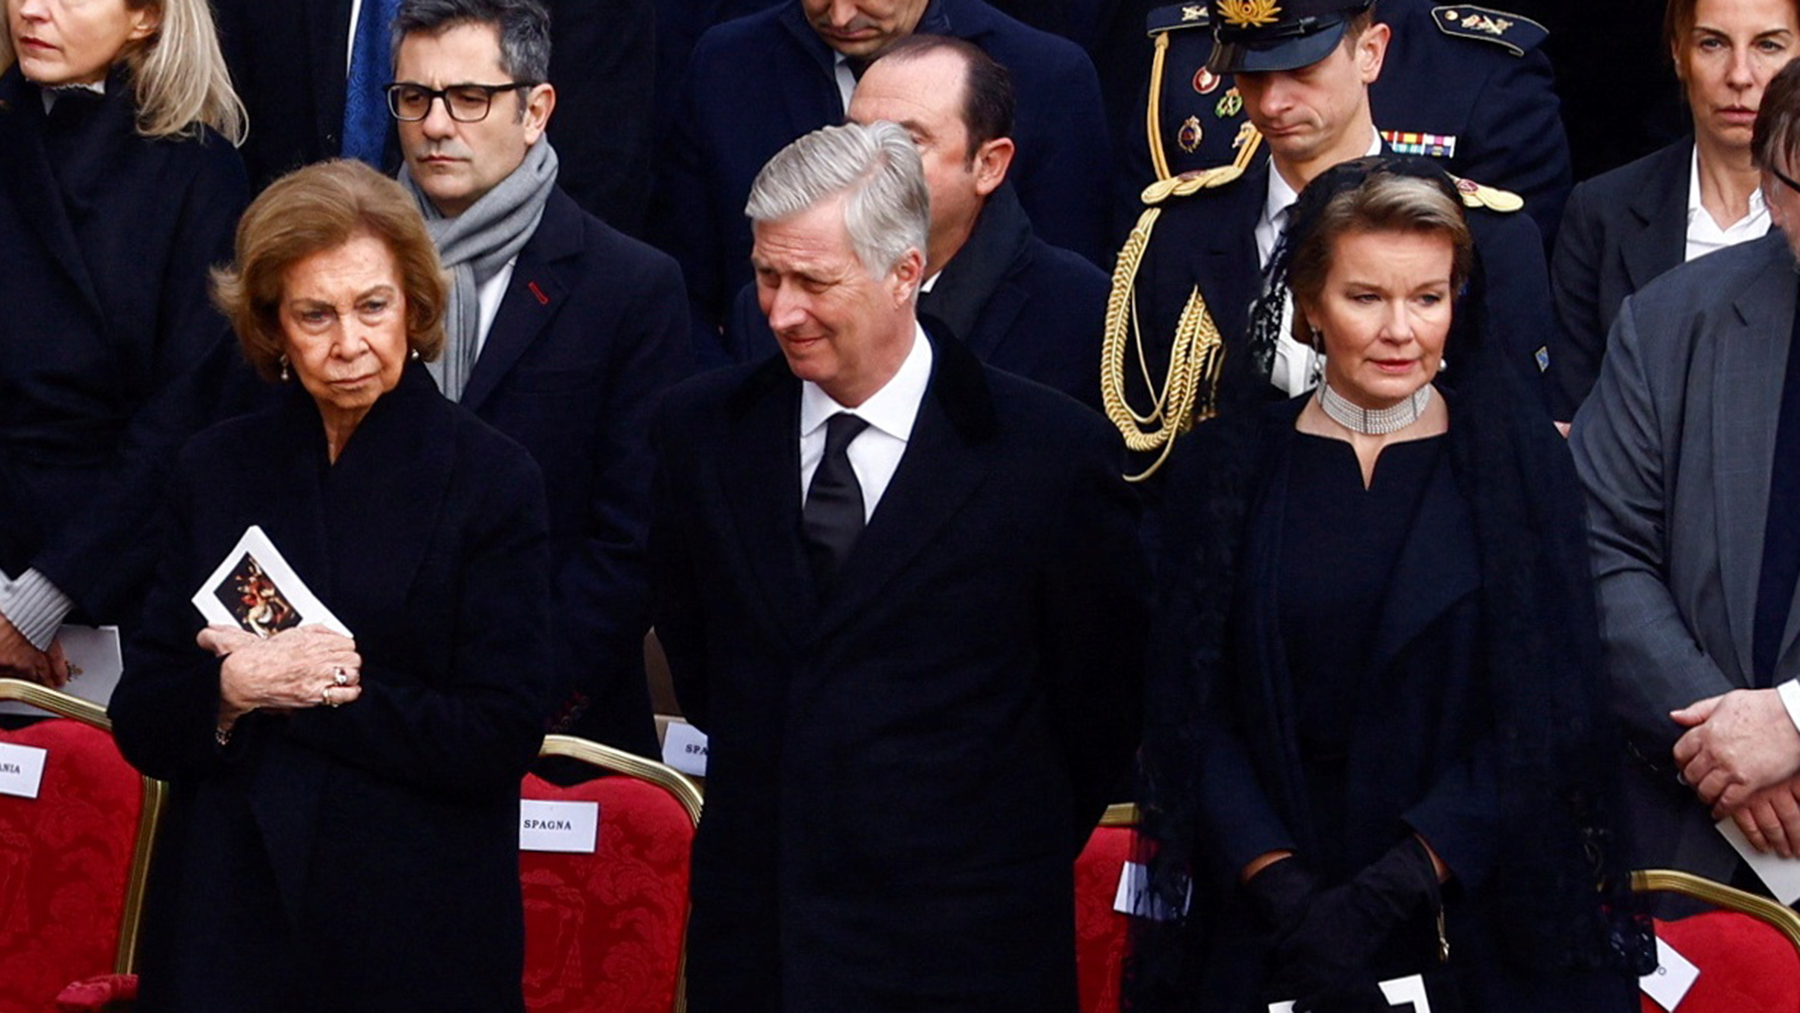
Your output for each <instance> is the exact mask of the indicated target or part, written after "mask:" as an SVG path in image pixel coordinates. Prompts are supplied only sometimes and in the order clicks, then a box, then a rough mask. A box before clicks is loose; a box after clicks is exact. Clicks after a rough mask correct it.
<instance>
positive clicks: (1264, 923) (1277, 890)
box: [1244, 858, 1319, 940]
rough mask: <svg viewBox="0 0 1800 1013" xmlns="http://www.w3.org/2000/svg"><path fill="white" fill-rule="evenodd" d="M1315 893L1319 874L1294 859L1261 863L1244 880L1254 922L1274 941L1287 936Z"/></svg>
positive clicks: (1304, 912) (1310, 904)
mask: <svg viewBox="0 0 1800 1013" xmlns="http://www.w3.org/2000/svg"><path fill="white" fill-rule="evenodd" d="M1318 894H1319V877H1317V876H1315V875H1313V873H1312V871H1311V870H1310V869H1308V868H1307V867H1306V866H1305V865H1304V864H1303V863H1302V862H1301V861H1300V860H1299V859H1298V858H1283V859H1280V860H1279V861H1276V862H1273V863H1271V864H1269V865H1266V866H1264V867H1263V868H1262V869H1261V870H1260V871H1258V872H1257V874H1256V875H1254V876H1251V877H1250V878H1249V879H1248V880H1246V881H1245V882H1244V896H1245V897H1246V898H1247V899H1248V901H1249V903H1250V911H1251V913H1252V914H1253V915H1255V917H1256V921H1257V924H1258V925H1259V926H1260V927H1261V928H1262V929H1263V931H1264V932H1267V933H1268V934H1269V935H1270V936H1272V937H1274V938H1275V939H1276V940H1281V939H1285V938H1287V935H1288V933H1290V932H1292V931H1294V927H1295V926H1297V925H1299V924H1300V919H1301V918H1303V917H1305V915H1306V909H1307V908H1308V907H1311V906H1312V902H1313V900H1314V899H1315V898H1317V897H1318Z"/></svg>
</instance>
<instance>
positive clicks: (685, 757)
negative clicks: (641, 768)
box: [663, 721, 706, 777]
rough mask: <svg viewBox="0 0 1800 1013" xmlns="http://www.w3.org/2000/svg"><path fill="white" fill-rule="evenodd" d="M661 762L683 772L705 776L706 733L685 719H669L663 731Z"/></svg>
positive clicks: (695, 775)
mask: <svg viewBox="0 0 1800 1013" xmlns="http://www.w3.org/2000/svg"><path fill="white" fill-rule="evenodd" d="M663 762H664V763H666V764H668V765H669V766H671V767H674V768H675V769H676V770H679V771H681V772H682V773H683V774H690V775H692V776H694V777H705V776H706V733H705V732H703V731H701V730H700V729H698V728H695V727H694V726H693V725H690V724H688V723H687V722H686V721H671V722H669V726H668V728H666V729H664V731H663Z"/></svg>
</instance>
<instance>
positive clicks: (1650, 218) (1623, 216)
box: [1550, 138, 1694, 420]
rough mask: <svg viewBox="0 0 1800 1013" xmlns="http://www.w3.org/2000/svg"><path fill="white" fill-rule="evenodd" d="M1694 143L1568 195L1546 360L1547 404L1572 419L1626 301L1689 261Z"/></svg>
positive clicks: (1553, 270)
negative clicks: (1553, 339) (1553, 330)
mask: <svg viewBox="0 0 1800 1013" xmlns="http://www.w3.org/2000/svg"><path fill="white" fill-rule="evenodd" d="M1693 157H1694V142H1693V139H1692V138H1683V139H1682V140H1680V141H1677V142H1675V143H1674V144H1671V145H1669V146H1668V147H1666V148H1663V149H1661V150H1659V151H1655V152H1652V153H1651V154H1648V155H1645V156H1644V157H1643V158H1640V159H1638V160H1637V161H1635V162H1632V163H1631V164H1629V165H1624V166H1620V167H1619V168H1617V169H1614V170H1613V171H1611V172H1609V173H1606V174H1605V175H1601V176H1595V177H1594V178H1593V179H1589V180H1584V181H1583V182H1582V183H1581V184H1579V185H1578V186H1576V187H1575V191H1574V193H1571V194H1570V195H1569V206H1568V210H1567V212H1566V213H1565V214H1564V216H1563V226H1562V231H1561V233H1559V234H1558V235H1557V237H1556V255H1555V256H1554V257H1553V258H1552V259H1551V261H1550V287H1551V289H1552V291H1553V292H1554V293H1555V295H1556V323H1557V328H1558V330H1557V343H1556V345H1555V347H1553V348H1552V349H1551V354H1550V378H1551V380H1552V381H1553V385H1552V390H1551V401H1552V404H1553V405H1554V407H1555V410H1556V412H1557V415H1556V417H1557V418H1559V419H1564V420H1567V419H1572V418H1574V417H1575V411H1576V409H1578V408H1580V407H1581V402H1583V401H1585V400H1587V396H1588V392H1589V391H1591V390H1593V389H1594V380H1595V379H1596V378H1597V377H1598V376H1599V375H1600V359H1601V357H1602V356H1603V355H1604V354H1605V352H1606V335H1607V334H1608V333H1609V332H1610V331H1611V330H1612V325H1613V320H1614V319H1615V318H1616V317H1618V315H1619V305H1620V304H1621V303H1623V302H1624V301H1625V297H1626V296H1628V295H1630V294H1631V293H1633V292H1636V291H1637V290H1638V289H1640V288H1643V287H1644V286H1645V285H1648V284H1650V282H1651V281H1652V280H1653V279H1655V278H1656V277H1658V276H1659V275H1662V274H1664V273H1665V272H1667V271H1668V270H1670V269H1671V268H1673V267H1675V266H1676V265H1678V264H1681V263H1682V262H1683V261H1685V260H1686V259H1687V224H1688V222H1687V199H1688V184H1689V177H1690V175H1691V171H1692V168H1693Z"/></svg>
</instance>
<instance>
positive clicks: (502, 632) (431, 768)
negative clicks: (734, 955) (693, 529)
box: [111, 365, 551, 1013]
mask: <svg viewBox="0 0 1800 1013" xmlns="http://www.w3.org/2000/svg"><path fill="white" fill-rule="evenodd" d="M323 437H324V430H323V426H322V425H321V423H320V421H319V416H318V411H317V409H316V408H315V407H314V405H313V402H312V399H311V398H310V397H309V396H307V395H306V394H305V393H304V391H302V390H301V389H299V387H298V385H297V384H296V385H293V386H292V387H291V388H290V389H288V390H287V391H286V392H285V396H284V397H283V398H282V399H281V401H280V404H279V405H278V406H277V407H276V408H275V409H273V410H271V411H268V412H264V413H259V414H256V415H250V416H244V417H241V418H238V419H234V420H232V421H230V422H227V423H224V424H222V425H220V426H217V427H215V428H213V429H210V430H208V431H207V432H205V433H202V434H201V435H200V436H198V437H196V438H195V439H194V440H193V441H192V442H190V443H189V445H188V446H187V447H186V448H185V449H184V450H183V452H182V456H181V460H180V463H179V464H178V466H177V469H176V474H175V478H174V480H173V482H172V489H171V495H170V498H169V506H168V511H167V513H168V523H167V526H166V536H165V539H164V544H163V553H162V562H161V566H160V569H159V572H158V577H157V584H156V588H155V591H154V592H153V594H152V596H151V599H150V602H149V604H148V606H147V608H146V618H145V622H144V629H143V633H142V634H141V635H140V636H139V637H138V638H136V639H135V640H133V641H132V643H131V644H130V647H129V649H128V651H127V654H126V663H125V671H126V674H125V676H124V678H123V679H122V680H121V681H120V684H119V687H118V690H117V692H116V693H115V694H114V695H113V699H112V704H111V715H112V719H113V722H114V728H113V730H114V733H115V734H116V735H117V737H118V741H119V747H120V749H121V750H123V751H124V753H125V756H126V758H127V759H129V760H130V761H131V762H132V764H133V765H134V766H136V767H137V768H138V769H140V770H142V771H144V772H145V773H146V774H150V775H152V776H155V777H158V778H162V779H165V780H167V781H169V782H170V783H171V789H172V791H173V796H172V798H171V802H170V808H169V810H168V811H167V813H166V814H165V816H164V826H163V829H162V832H161V835H160V839H159V841H158V844H157V863H156V868H155V870H154V872H153V874H152V877H151V884H150V889H151V894H150V901H149V903H150V907H149V909H148V913H147V915H146V923H145V928H144V940H145V947H144V952H143V954H142V987H143V993H142V1002H141V1003H140V1008H142V1009H145V1010H201V1009H205V1010H220V1011H232V1010H246V1011H248V1010H290V1009H291V1010H317V1009H341V1010H391V1009H447V1010H468V1011H470V1013H475V1011H478V1010H479V1011H486V1010H507V1009H511V1010H518V1009H521V1008H522V1007H523V1000H522V997H521V986H520V981H521V975H522V973H523V964H524V942H523V917H524V916H523V911H522V906H521V902H520V896H519V878H518V876H519V863H518V823H517V820H518V812H519V810H518V790H519V778H520V776H521V775H522V774H523V773H524V772H525V769H526V767H527V766H528V765H529V763H530V762H531V759H532V758H533V757H534V755H535V754H536V752H537V746H538V743H539V741H540V740H541V738H542V735H543V723H542V720H543V719H542V714H543V710H544V707H545V705H546V695H547V694H546V688H547V686H548V683H549V681H550V678H551V676H550V652H549V647H548V641H547V638H546V624H547V620H548V617H549V586H548V569H549V558H548V554H547V552H546V549H545V518H544V500H543V486H542V483H541V481H540V480H539V478H538V471H537V468H536V466H535V465H533V464H532V462H531V459H530V457H529V456H528V455H527V454H526V453H525V452H524V451H523V450H521V449H520V448H519V447H518V446H517V445H516V444H514V443H512V442H511V441H509V440H507V439H506V438H504V437H502V436H500V435H499V434H497V433H495V432H494V431H493V430H492V429H489V428H488V427H487V426H485V425H483V424H481V423H480V422H479V421H477V420H476V419H474V418H473V417H471V416H470V415H469V414H468V413H467V412H465V411H463V410H461V409H460V408H458V407H456V406H454V405H451V404H450V403H448V402H446V401H444V400H443V398H442V397H441V396H440V395H439V394H438V393H437V389H436V387H435V386H434V385H433V383H432V381H431V378H430V377H429V376H428V375H426V373H425V371H424V369H423V367H420V366H416V365H415V366H412V367H409V369H408V372H407V374H406V376H405V377H404V378H403V380H402V381H401V384H400V386H399V387H397V388H396V389H395V390H394V391H392V392H390V393H388V394H386V395H384V396H383V397H382V398H381V400H380V401H378V402H377V403H376V404H375V406H374V407H373V408H372V409H371V410H370V412H369V414H368V416H367V417H366V418H364V420H363V421H362V424H361V425H360V426H359V427H358V428H357V430H356V432H355V434H354V435H353V436H352V437H351V439H350V441H349V443H348V444H347V445H346V446H345V448H344V450H343V452H342V453H341V454H340V455H339V457H338V460H337V462H336V463H335V464H328V463H327V461H326V457H325V441H324V439H323ZM250 524H258V525H261V526H262V528H263V530H264V531H265V532H266V533H267V534H268V535H269V537H270V539H271V540H272V541H273V542H274V543H275V545H276V546H277V547H278V548H279V549H280V550H281V553H282V555H283V556H285V557H286V558H287V560H288V561H289V563H290V564H292V566H293V568H294V569H295V571H296V572H297V573H298V574H299V576H300V577H301V579H302V580H304V581H305V582H306V583H307V585H308V586H309V587H311V588H312V589H313V591H314V593H315V594H317V595H318V597H319V598H320V599H321V600H322V601H323V602H324V603H325V604H326V605H327V606H328V607H329V608H330V609H331V610H332V611H333V612H334V613H335V614H336V615H337V616H338V617H339V618H340V619H341V620H343V622H344V623H345V624H346V625H347V626H349V628H350V629H351V630H352V631H353V632H354V633H355V634H356V645H357V650H358V652H359V653H360V654H361V655H362V659H363V666H362V686H363V692H362V697H361V698H360V699H358V700H356V701H355V702H353V703H351V704H349V705H346V706H343V707H340V708H336V709H327V708H324V707H312V708H306V709H302V710H298V711H295V712H293V713H291V714H275V713H268V712H263V711H256V712H252V713H251V714H249V715H246V716H245V717H244V718H242V719H240V720H239V722H238V724H237V726H236V728H235V729H234V731H233V736H232V741H231V744H230V746H229V747H227V748H224V749H221V748H220V747H219V746H217V745H216V744H215V742H214V740H213V727H214V724H215V723H216V721H217V716H218V707H219V662H218V661H217V660H215V659H213V658H212V656H211V655H210V654H208V653H206V652H204V651H202V650H200V649H199V648H198V647H196V646H195V644H194V636H195V634H196V633H197V632H198V631H199V629H200V627H201V625H202V623H203V620H202V618H201V616H200V614H199V612H198V611H197V610H196V609H195V608H194V606H193V605H192V604H191V603H190V602H189V601H188V599H189V596H190V595H192V594H193V593H194V591H195V590H196V589H197V588H199V587H200V586H201V584H202V583H203V581H204V580H205V579H206V578H207V576H208V575H209V574H210V572H211V571H212V569H213V567H214V566H216V565H217V564H218V562H219V561H220V560H222V559H224V558H225V555H226V553H227V552H228V551H229V550H230V549H231V548H232V546H233V545H234V544H235V543H236V541H237V539H238V537H239V536H240V535H242V534H243V532H244V529H245V528H246V527H247V526H248V525H250ZM324 681H325V677H324V676H323V675H321V683H322V684H323V683H324Z"/></svg>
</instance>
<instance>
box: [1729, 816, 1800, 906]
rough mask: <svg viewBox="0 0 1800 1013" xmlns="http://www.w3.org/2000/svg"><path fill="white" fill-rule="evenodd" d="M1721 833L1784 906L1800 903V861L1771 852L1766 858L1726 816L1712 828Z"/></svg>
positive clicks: (1733, 821)
mask: <svg viewBox="0 0 1800 1013" xmlns="http://www.w3.org/2000/svg"><path fill="white" fill-rule="evenodd" d="M1713 825H1714V826H1715V827H1717V828H1718V831H1719V833H1721V834H1723V835H1724V837H1725V839H1726V840H1728V841H1730V842H1731V846H1732V847H1734V848H1736V849H1737V853H1738V854H1739V855H1742V856H1743V859H1744V864H1745V865H1748V866H1749V867H1750V871H1751V872H1754V873H1756V875H1757V878H1759V879H1761V880H1762V881H1763V885H1764V886H1766V887H1768V888H1769V893H1770V894H1772V895H1773V896H1774V897H1775V899H1776V900H1778V901H1780V902H1782V903H1783V904H1788V905H1792V904H1793V903H1794V901H1795V900H1796V899H1800V858H1783V857H1781V856H1780V855H1777V854H1776V853H1775V852H1773V851H1771V852H1768V853H1767V854H1765V853H1763V852H1760V851H1758V850H1756V849H1755V848H1753V847H1751V846H1750V841H1749V839H1747V838H1746V837H1745V836H1744V832H1743V831H1742V830H1740V829H1738V825H1737V821H1736V820H1734V819H1732V818H1731V817H1729V816H1727V817H1725V818H1724V819H1722V820H1720V821H1719V822H1717V823H1715V824H1713Z"/></svg>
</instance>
